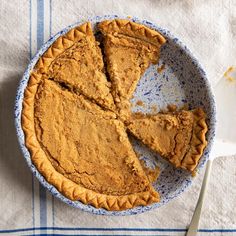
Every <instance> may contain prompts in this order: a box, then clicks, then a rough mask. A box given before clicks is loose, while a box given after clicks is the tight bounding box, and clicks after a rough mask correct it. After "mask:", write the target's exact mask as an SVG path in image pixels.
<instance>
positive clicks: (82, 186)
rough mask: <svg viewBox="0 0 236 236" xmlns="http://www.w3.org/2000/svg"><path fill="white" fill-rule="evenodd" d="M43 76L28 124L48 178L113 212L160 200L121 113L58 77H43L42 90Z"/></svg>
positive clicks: (29, 142) (28, 105)
mask: <svg viewBox="0 0 236 236" xmlns="http://www.w3.org/2000/svg"><path fill="white" fill-rule="evenodd" d="M37 80H39V79H38V78H37V76H36V77H35V76H33V77H32V78H31V81H30V84H29V85H28V87H27V91H26V94H25V100H24V109H23V116H22V124H23V128H24V132H25V137H26V146H27V147H28V149H29V150H30V153H31V157H32V161H33V163H34V164H35V166H36V167H37V169H38V170H39V171H40V173H41V174H42V175H43V176H44V177H45V178H46V180H47V181H48V182H49V183H51V184H53V185H54V186H55V187H56V188H57V189H58V190H59V191H60V192H62V193H63V194H64V195H65V196H66V197H68V198H69V199H71V200H80V201H81V202H83V203H85V204H91V205H93V206H95V207H97V208H105V209H107V210H124V209H128V208H133V207H135V206H139V205H147V204H150V203H153V202H158V201H159V194H158V193H157V192H156V191H155V190H154V188H153V187H152V185H151V184H150V182H149V180H148V177H147V175H146V174H145V172H144V170H143V169H142V166H141V164H140V162H139V160H138V158H137V156H136V155H135V153H134V151H133V148H132V145H131V143H130V142H129V139H128V136H127V134H126V130H125V127H124V124H123V123H122V122H121V121H119V120H118V119H116V115H115V113H113V112H111V111H105V110H103V109H102V108H101V107H100V106H98V105H96V104H95V103H92V102H91V101H90V100H87V99H86V98H85V97H84V96H83V95H81V94H76V93H74V92H71V91H68V89H67V88H64V87H63V86H61V85H60V84H58V83H57V82H55V81H51V80H48V79H45V80H42V79H41V82H40V84H39V85H38V87H37V88H36V86H35V84H37ZM34 93H36V95H35V98H34V103H33V104H32V102H31V101H32V98H33V94H34Z"/></svg>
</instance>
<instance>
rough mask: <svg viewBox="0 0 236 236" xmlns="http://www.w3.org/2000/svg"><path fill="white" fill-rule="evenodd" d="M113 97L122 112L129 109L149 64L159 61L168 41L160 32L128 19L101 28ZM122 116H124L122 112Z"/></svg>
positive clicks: (111, 21) (105, 24)
mask: <svg viewBox="0 0 236 236" xmlns="http://www.w3.org/2000/svg"><path fill="white" fill-rule="evenodd" d="M98 28H99V30H100V31H101V32H102V34H103V35H104V52H105V55H106V64H107V71H108V74H109V78H110V80H111V82H112V94H113V97H114V101H115V103H116V105H117V107H118V108H119V109H120V110H121V112H122V111H123V110H124V109H125V108H128V110H129V108H130V107H129V105H130V104H129V99H130V98H131V97H132V96H133V93H134V91H135V89H136V86H137V83H138V81H139V79H140V78H141V76H142V75H143V73H144V72H145V70H146V69H147V68H148V67H149V65H150V64H151V63H152V64H156V63H157V62H158V60H159V54H160V47H161V45H163V44H164V43H165V41H166V40H165V38H164V37H163V36H162V35H161V34H160V33H159V32H157V31H155V30H151V29H149V28H147V27H143V25H140V24H137V23H134V22H131V21H129V20H106V21H103V22H101V23H100V24H99V25H98ZM121 115H122V113H121Z"/></svg>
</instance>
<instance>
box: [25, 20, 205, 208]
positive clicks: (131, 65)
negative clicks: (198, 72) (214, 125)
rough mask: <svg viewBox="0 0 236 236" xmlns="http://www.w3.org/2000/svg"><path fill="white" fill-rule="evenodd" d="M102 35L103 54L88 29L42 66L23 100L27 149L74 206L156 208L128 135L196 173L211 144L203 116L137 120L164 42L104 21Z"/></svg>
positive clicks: (151, 33) (67, 39)
mask: <svg viewBox="0 0 236 236" xmlns="http://www.w3.org/2000/svg"><path fill="white" fill-rule="evenodd" d="M98 30H99V31H100V32H101V33H102V35H103V42H102V43H103V45H104V55H102V53H101V49H100V46H99V43H98V42H97V41H96V39H95V37H94V33H93V31H92V26H91V24H90V23H89V22H87V23H84V24H82V25H80V26H78V27H75V28H73V29H71V30H70V31H69V32H67V33H66V34H64V35H62V36H61V37H59V38H57V39H56V41H55V42H54V43H53V44H52V45H51V46H50V47H49V48H48V50H47V51H46V52H45V53H44V54H43V55H42V56H41V57H40V59H39V60H38V62H37V64H36V65H35V67H34V68H33V70H32V72H31V75H30V79H29V82H28V85H27V87H26V89H25V93H24V100H23V110H22V127H23V131H24V134H25V145H26V147H27V148H28V150H29V152H30V154H31V159H32V162H33V164H34V165H35V166H36V168H37V169H38V171H39V172H40V173H41V174H42V175H43V176H44V177H45V179H46V180H47V181H48V182H49V183H50V184H52V185H53V186H55V188H57V190H58V191H59V192H61V193H62V194H63V195H64V196H65V197H67V198H69V199H71V200H73V201H77V200H78V201H81V202H82V203H84V204H90V205H92V206H94V207H96V208H105V209H107V210H114V211H120V210H126V209H130V208H134V207H136V206H145V205H149V204H152V203H155V202H159V201H160V195H159V194H158V192H157V191H156V190H155V189H154V187H153V186H152V181H153V179H152V181H151V178H149V177H150V176H148V171H146V170H145V168H144V167H143V166H142V165H141V163H140V160H139V158H138V157H137V155H136V153H135V152H134V149H133V146H132V145H131V142H130V140H129V137H128V135H127V132H130V133H131V134H132V135H133V136H134V137H136V138H138V139H139V140H140V141H141V142H143V143H144V144H145V145H147V146H148V147H150V148H151V149H152V150H153V151H154V152H158V153H159V154H160V155H162V156H163V158H165V159H167V160H168V161H169V162H170V163H172V164H173V165H174V166H175V167H176V168H183V169H186V170H188V171H190V172H191V171H193V170H194V169H195V168H196V166H197V164H198V162H199V159H200V157H201V155H202V153H203V150H204V148H205V147H206V144H207V141H206V138H205V136H206V132H207V125H206V121H205V120H206V115H205V112H204V111H203V110H202V109H201V108H195V109H194V110H190V111H179V112H177V111H175V112H168V113H166V114H163V113H160V114H156V115H153V116H152V115H144V114H143V115H141V116H139V117H137V116H136V115H135V114H132V112H131V110H130V98H131V97H132V95H133V93H134V91H135V89H136V85H137V83H138V81H139V80H140V78H141V76H142V75H143V73H144V72H145V70H146V69H147V68H148V67H149V65H150V64H157V62H158V60H159V56H160V55H159V54H160V48H161V46H162V45H163V44H164V43H165V41H166V40H165V38H164V37H163V36H162V35H161V34H160V33H159V32H157V31H155V30H153V29H150V28H148V27H146V26H144V25H141V24H138V23H134V22H132V21H129V20H121V19H116V20H106V21H102V22H100V23H99V25H98ZM104 57H105V60H106V63H107V64H106V65H107V73H108V75H109V80H110V81H108V79H107V76H106V74H105V73H104V71H105V69H104ZM58 85H60V86H58ZM68 88H69V89H68ZM70 88H73V89H72V90H70ZM76 89H78V91H79V93H76V92H75V90H76ZM163 140H164V141H165V142H163ZM183 140H184V141H183ZM42 147H43V148H42ZM152 175H153V173H152ZM153 176H154V175H153ZM155 176H156V177H157V176H158V174H157V173H156V174H155Z"/></svg>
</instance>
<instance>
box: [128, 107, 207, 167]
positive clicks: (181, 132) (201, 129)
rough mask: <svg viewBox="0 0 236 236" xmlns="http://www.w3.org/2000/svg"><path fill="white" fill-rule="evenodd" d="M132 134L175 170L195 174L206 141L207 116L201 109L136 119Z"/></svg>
mask: <svg viewBox="0 0 236 236" xmlns="http://www.w3.org/2000/svg"><path fill="white" fill-rule="evenodd" d="M128 129H129V131H130V132H131V133H132V134H133V135H134V136H135V137H136V138H138V139H139V140H141V141H142V142H143V143H144V144H146V145H147V146H148V147H150V148H151V149H152V150H154V151H155V152H157V153H159V154H160V155H161V156H162V157H164V158H166V159H167V160H168V161H169V162H170V163H172V164H173V165H174V166H175V167H177V168H178V167H179V168H183V169H187V170H189V171H193V170H194V169H195V168H196V166H197V164H198V162H199V159H200V157H201V156H202V154H203V150H204V148H205V147H206V145H207V141H206V137H205V135H206V132H207V125H206V114H205V113H204V111H203V110H202V109H201V108H198V109H195V110H192V111H184V110H183V111H179V112H174V113H167V114H157V115H148V116H144V115H140V114H137V115H133V117H132V119H131V120H130V122H129V125H128Z"/></svg>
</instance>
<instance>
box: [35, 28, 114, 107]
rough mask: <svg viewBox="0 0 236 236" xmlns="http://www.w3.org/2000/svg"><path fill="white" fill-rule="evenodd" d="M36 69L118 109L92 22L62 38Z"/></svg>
mask: <svg viewBox="0 0 236 236" xmlns="http://www.w3.org/2000/svg"><path fill="white" fill-rule="evenodd" d="M34 70H35V71H37V72H38V73H43V74H47V76H48V77H49V78H52V79H53V80H54V81H58V82H60V83H63V84H66V85H67V86H70V87H71V88H73V89H74V90H78V91H79V92H81V93H83V94H84V95H85V96H86V97H88V98H89V99H92V100H94V101H95V102H97V103H98V104H100V105H102V106H104V107H106V108H108V109H111V110H114V109H115V108H114V101H113V97H112V95H111V93H110V86H111V85H110V83H109V82H108V81H107V79H106V76H105V74H104V64H103V58H102V54H101V50H100V48H99V46H98V42H96V40H95V37H94V35H93V32H92V28H91V24H90V23H85V24H83V25H81V26H79V27H77V28H73V29H72V30H70V31H69V32H68V33H67V34H65V35H64V36H61V37H59V38H58V39H57V40H56V41H55V42H54V43H53V44H52V46H51V47H50V48H49V49H48V50H47V51H46V52H45V53H44V55H43V56H42V57H41V58H40V59H39V62H38V63H37V65H36V67H35V69H34Z"/></svg>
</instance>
